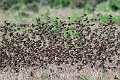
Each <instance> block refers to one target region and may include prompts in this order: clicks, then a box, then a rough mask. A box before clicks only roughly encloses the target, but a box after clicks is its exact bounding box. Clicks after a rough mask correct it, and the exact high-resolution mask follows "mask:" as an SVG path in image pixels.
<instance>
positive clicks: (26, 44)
mask: <svg viewBox="0 0 120 80" xmlns="http://www.w3.org/2000/svg"><path fill="white" fill-rule="evenodd" d="M97 16H100V15H99V14H97ZM82 18H83V19H82V20H75V21H73V22H71V23H69V22H68V21H69V20H70V19H71V18H70V17H69V18H68V21H62V20H60V19H59V18H58V17H56V19H55V21H54V23H55V24H51V18H50V17H48V16H47V17H46V22H41V18H36V21H37V23H35V24H15V23H9V22H7V21H4V25H3V26H0V32H1V33H2V40H1V42H0V43H1V45H0V69H3V68H5V67H6V66H10V67H11V68H13V69H15V70H17V68H18V67H29V66H47V65H49V64H56V65H60V64H71V65H75V64H77V63H78V64H79V67H77V69H78V70H80V69H82V67H83V66H85V65H87V64H90V65H91V67H93V66H95V63H96V61H99V62H100V65H99V67H104V64H105V61H109V62H110V63H113V62H114V60H113V59H112V57H113V56H115V55H117V57H118V59H117V60H116V61H115V64H116V65H119V64H120V60H119V59H120V32H119V31H117V30H118V29H117V27H115V24H114V22H113V21H112V16H111V15H109V20H108V22H107V23H102V22H100V19H94V18H93V19H88V17H87V14H84V15H83V16H82ZM95 21H98V26H97V27H96V26H95V23H92V22H95ZM58 24H59V25H58ZM91 27H95V29H92V28H91Z"/></svg>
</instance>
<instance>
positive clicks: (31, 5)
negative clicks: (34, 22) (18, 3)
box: [27, 2, 39, 13]
mask: <svg viewBox="0 0 120 80" xmlns="http://www.w3.org/2000/svg"><path fill="white" fill-rule="evenodd" d="M27 9H28V10H31V11H33V12H35V13H36V12H38V11H39V6H38V3H37V2H33V3H29V4H27Z"/></svg>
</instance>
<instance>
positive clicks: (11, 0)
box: [0, 0, 18, 10]
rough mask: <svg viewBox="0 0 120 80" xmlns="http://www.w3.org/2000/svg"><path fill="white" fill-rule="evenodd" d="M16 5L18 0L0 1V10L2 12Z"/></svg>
mask: <svg viewBox="0 0 120 80" xmlns="http://www.w3.org/2000/svg"><path fill="white" fill-rule="evenodd" d="M16 3H18V0H1V2H0V8H1V9H3V10H8V9H9V8H11V7H12V5H14V4H16Z"/></svg>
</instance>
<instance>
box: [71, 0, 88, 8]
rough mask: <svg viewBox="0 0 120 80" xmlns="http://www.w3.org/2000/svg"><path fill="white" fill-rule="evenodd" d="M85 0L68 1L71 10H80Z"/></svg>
mask: <svg viewBox="0 0 120 80" xmlns="http://www.w3.org/2000/svg"><path fill="white" fill-rule="evenodd" d="M86 2H87V0H70V6H71V8H75V7H77V8H81V7H83V6H84V5H85V4H86Z"/></svg>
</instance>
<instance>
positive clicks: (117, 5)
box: [109, 0, 120, 11]
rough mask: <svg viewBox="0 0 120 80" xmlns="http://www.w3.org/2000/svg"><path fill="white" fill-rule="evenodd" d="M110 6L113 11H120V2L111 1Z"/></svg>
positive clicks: (119, 0)
mask: <svg viewBox="0 0 120 80" xmlns="http://www.w3.org/2000/svg"><path fill="white" fill-rule="evenodd" d="M109 6H110V8H111V9H112V10H113V11H117V10H120V0H109Z"/></svg>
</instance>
